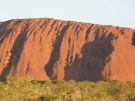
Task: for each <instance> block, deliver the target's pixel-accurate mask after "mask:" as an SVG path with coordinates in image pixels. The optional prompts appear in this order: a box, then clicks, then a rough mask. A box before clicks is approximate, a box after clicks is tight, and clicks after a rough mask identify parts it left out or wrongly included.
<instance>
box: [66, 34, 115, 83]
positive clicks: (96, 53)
mask: <svg viewBox="0 0 135 101" xmlns="http://www.w3.org/2000/svg"><path fill="white" fill-rule="evenodd" d="M95 34H96V35H95V39H94V41H92V42H88V43H86V44H84V45H83V47H82V49H81V54H82V56H81V57H79V55H77V54H76V56H75V57H76V58H75V60H74V62H73V63H72V64H71V65H67V66H66V67H65V78H64V79H65V80H71V79H73V80H76V81H84V80H90V81H97V80H104V79H105V78H104V76H103V75H102V70H103V69H104V67H105V65H106V63H107V62H108V61H110V57H109V56H110V55H111V53H112V52H113V50H114V47H113V46H112V43H111V42H112V40H113V39H115V38H116V37H115V35H114V34H113V33H110V34H109V35H106V34H105V33H104V34H102V35H99V33H95ZM109 72H110V73H111V71H109ZM108 75H110V74H108Z"/></svg>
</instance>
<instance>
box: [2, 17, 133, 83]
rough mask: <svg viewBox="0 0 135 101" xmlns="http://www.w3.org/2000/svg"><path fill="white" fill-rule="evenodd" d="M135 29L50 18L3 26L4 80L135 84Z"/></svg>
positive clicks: (14, 22) (16, 20)
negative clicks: (11, 78) (20, 77)
mask: <svg viewBox="0 0 135 101" xmlns="http://www.w3.org/2000/svg"><path fill="white" fill-rule="evenodd" d="M134 72H135V30H134V29H130V28H122V27H116V26H109V25H98V24H90V23H82V22H74V21H62V20H55V19H49V18H36V19H14V20H10V21H6V22H2V23H1V24H0V78H1V79H2V78H4V77H5V76H6V75H18V76H24V77H25V76H31V77H32V78H33V79H36V80H71V79H72V80H76V81H84V80H89V81H97V80H121V81H135V73H134Z"/></svg>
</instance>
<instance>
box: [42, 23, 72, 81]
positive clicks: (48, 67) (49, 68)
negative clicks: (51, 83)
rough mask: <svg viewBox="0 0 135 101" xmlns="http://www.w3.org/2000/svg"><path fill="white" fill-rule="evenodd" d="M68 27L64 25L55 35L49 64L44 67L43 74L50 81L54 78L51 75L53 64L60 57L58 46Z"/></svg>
mask: <svg viewBox="0 0 135 101" xmlns="http://www.w3.org/2000/svg"><path fill="white" fill-rule="evenodd" d="M68 27H69V24H67V25H65V26H64V27H63V28H62V30H61V31H60V32H59V35H57V37H56V40H55V42H54V44H53V50H52V53H51V56H50V60H49V62H48V63H47V64H46V65H45V66H44V69H45V72H46V74H47V75H48V77H49V78H50V79H54V78H55V77H52V74H53V68H54V65H55V63H56V62H57V61H58V59H59V57H60V46H61V43H62V40H63V37H64V34H65V32H66V31H67V29H68Z"/></svg>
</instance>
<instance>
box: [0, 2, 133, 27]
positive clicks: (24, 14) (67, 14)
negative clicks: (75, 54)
mask: <svg viewBox="0 0 135 101" xmlns="http://www.w3.org/2000/svg"><path fill="white" fill-rule="evenodd" d="M35 17H36V18H41V17H43V18H45V17H48V18H56V19H64V20H74V21H81V22H90V23H98V24H109V25H110V24H111V25H116V26H125V27H131V28H135V0H0V20H1V21H5V20H9V19H15V18H35Z"/></svg>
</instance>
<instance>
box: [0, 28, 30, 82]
mask: <svg viewBox="0 0 135 101" xmlns="http://www.w3.org/2000/svg"><path fill="white" fill-rule="evenodd" d="M27 32H28V25H26V27H25V28H24V29H23V31H22V32H21V33H20V34H19V35H18V37H17V38H16V40H15V42H14V45H13V47H12V49H11V56H10V58H9V60H8V61H9V62H8V63H7V65H6V66H5V67H4V68H3V70H2V72H1V75H0V80H3V79H4V77H5V76H7V75H8V74H9V73H10V71H11V69H12V68H13V69H14V72H15V70H16V67H17V64H18V62H19V59H20V56H21V53H22V50H23V47H24V43H25V40H26V35H27Z"/></svg>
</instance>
